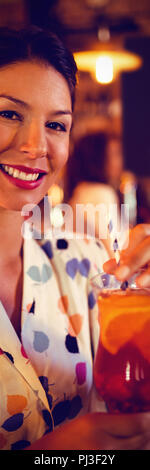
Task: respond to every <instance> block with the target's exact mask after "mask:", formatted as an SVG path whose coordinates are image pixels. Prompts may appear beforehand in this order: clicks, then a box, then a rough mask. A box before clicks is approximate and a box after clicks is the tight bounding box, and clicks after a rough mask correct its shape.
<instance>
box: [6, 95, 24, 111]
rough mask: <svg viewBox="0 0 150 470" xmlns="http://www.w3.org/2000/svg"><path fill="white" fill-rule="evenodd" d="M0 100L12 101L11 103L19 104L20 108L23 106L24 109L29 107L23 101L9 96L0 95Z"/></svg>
mask: <svg viewBox="0 0 150 470" xmlns="http://www.w3.org/2000/svg"><path fill="white" fill-rule="evenodd" d="M0 98H5V99H7V100H10V101H13V103H17V104H20V105H21V106H24V108H28V107H29V105H28V104H27V103H25V101H22V100H19V98H14V97H13V96H10V95H0Z"/></svg>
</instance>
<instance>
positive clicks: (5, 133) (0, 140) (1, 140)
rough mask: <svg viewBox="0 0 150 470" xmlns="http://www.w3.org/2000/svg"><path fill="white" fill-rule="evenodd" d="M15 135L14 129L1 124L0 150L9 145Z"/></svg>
mask: <svg viewBox="0 0 150 470" xmlns="http://www.w3.org/2000/svg"><path fill="white" fill-rule="evenodd" d="M14 135H15V131H14V129H11V128H9V126H8V127H5V126H3V125H2V124H0V152H3V150H5V148H6V147H9V145H10V144H11V142H12V140H13V138H14Z"/></svg>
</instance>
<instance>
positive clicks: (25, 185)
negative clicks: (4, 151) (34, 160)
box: [0, 163, 47, 190]
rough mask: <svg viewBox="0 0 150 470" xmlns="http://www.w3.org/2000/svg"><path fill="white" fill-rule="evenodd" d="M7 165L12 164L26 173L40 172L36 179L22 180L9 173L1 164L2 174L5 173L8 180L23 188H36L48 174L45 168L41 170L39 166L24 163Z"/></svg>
mask: <svg viewBox="0 0 150 470" xmlns="http://www.w3.org/2000/svg"><path fill="white" fill-rule="evenodd" d="M5 165H6V166H11V167H12V168H15V169H16V170H19V171H23V172H24V173H28V174H29V173H33V174H34V173H39V177H38V179H37V180H35V181H28V180H21V179H19V178H14V177H13V176H11V175H9V174H8V173H7V172H6V171H5V170H4V169H3V168H2V166H0V170H1V172H2V174H3V175H4V177H5V178H7V180H8V181H9V182H10V183H12V184H13V185H14V186H17V187H18V188H21V189H27V190H28V189H36V188H38V186H40V184H41V183H42V181H43V179H44V177H45V175H46V174H47V173H46V172H45V171H44V170H41V169H39V168H34V169H33V168H29V167H25V166H22V165H7V163H6V164H5Z"/></svg>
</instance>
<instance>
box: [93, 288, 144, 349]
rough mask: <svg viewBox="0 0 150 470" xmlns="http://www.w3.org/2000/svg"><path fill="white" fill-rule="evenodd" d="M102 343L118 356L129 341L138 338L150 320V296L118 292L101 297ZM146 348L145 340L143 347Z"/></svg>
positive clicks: (99, 301)
mask: <svg viewBox="0 0 150 470" xmlns="http://www.w3.org/2000/svg"><path fill="white" fill-rule="evenodd" d="M98 304H99V310H100V318H101V320H100V324H101V342H102V344H103V346H104V347H105V348H106V349H107V350H108V351H109V352H110V353H111V354H116V353H117V351H118V350H119V349H120V347H121V346H123V345H124V344H125V343H127V342H128V341H131V340H133V342H134V337H135V336H136V337H137V340H138V343H139V333H140V332H141V331H142V330H143V328H144V325H145V323H146V322H148V320H149V319H150V295H149V294H147V295H146V294H141V295H140V294H137V293H134V292H133V293H131V292H130V293H125V292H121V291H118V292H117V293H113V294H111V295H106V296H103V297H102V296H99V299H98ZM148 334H149V336H150V333H148ZM143 346H144V340H143V342H142V347H143Z"/></svg>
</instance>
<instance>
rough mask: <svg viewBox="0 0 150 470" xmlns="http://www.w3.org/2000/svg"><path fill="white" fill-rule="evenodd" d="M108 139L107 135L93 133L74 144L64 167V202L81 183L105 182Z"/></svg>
mask: <svg viewBox="0 0 150 470" xmlns="http://www.w3.org/2000/svg"><path fill="white" fill-rule="evenodd" d="M108 139H109V137H108V135H107V133H105V132H94V133H92V134H87V135H84V136H82V137H81V138H80V139H79V140H78V141H77V142H76V144H75V145H74V149H73V152H72V155H71V157H70V159H69V161H68V163H67V167H66V184H65V185H66V188H65V199H66V200H68V199H69V198H70V197H71V195H72V193H73V190H74V188H75V187H76V186H77V184H78V183H80V182H81V181H88V182H101V183H106V182H107V181H106V176H105V162H106V155H107V144H108Z"/></svg>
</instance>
